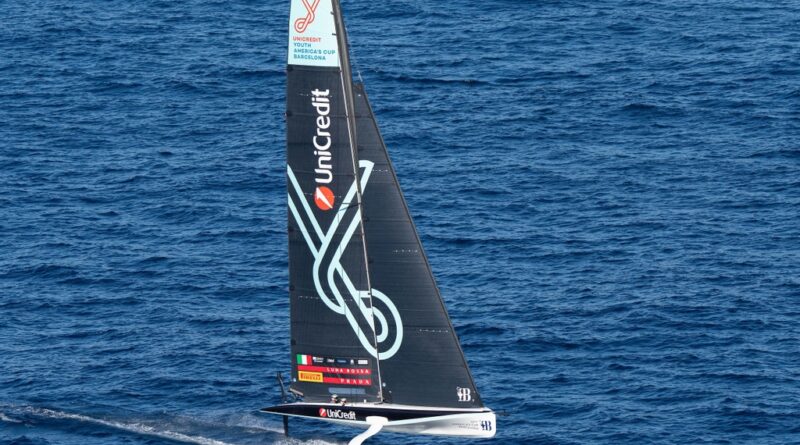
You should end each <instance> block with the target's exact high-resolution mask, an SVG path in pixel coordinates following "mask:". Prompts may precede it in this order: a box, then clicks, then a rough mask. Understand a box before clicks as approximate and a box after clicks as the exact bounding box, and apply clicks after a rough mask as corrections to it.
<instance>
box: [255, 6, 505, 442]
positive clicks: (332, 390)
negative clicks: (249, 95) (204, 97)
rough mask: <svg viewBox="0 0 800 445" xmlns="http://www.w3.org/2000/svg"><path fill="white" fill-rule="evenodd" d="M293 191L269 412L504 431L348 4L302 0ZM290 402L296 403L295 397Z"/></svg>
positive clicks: (457, 432)
mask: <svg viewBox="0 0 800 445" xmlns="http://www.w3.org/2000/svg"><path fill="white" fill-rule="evenodd" d="M289 26H290V31H289V52H288V67H287V77H288V79H287V100H286V101H287V107H286V122H287V164H288V165H287V170H286V175H287V187H288V207H289V221H288V223H289V228H288V236H289V280H290V283H289V293H290V319H291V367H292V370H291V382H290V384H289V390H288V394H287V392H286V391H283V388H284V385H283V382H281V389H282V392H283V394H284V403H282V404H281V405H278V406H273V407H270V408H264V409H262V410H261V411H263V412H265V413H271V414H278V415H281V416H284V425H287V419H288V417H292V416H294V417H304V418H312V419H319V420H324V421H329V422H335V423H339V424H344V425H351V426H357V427H361V428H367V431H366V432H364V433H362V434H361V435H359V436H357V437H355V438H354V439H353V440H352V441H351V442H350V443H351V444H352V445H358V444H360V443H361V442H362V441H364V440H365V439H366V438H368V437H370V436H373V435H375V434H377V433H378V432H380V431H381V430H387V431H394V432H405V433H412V434H430V435H446V436H465V437H480V438H487V437H493V436H494V435H495V432H496V418H495V414H494V412H493V411H492V410H490V409H489V408H487V407H485V406H484V404H483V402H482V401H481V397H480V395H479V393H478V389H477V387H476V385H475V381H474V379H473V378H472V374H471V373H470V370H469V367H468V365H467V361H466V359H465V357H464V353H463V351H462V349H461V345H460V344H459V341H458V338H457V336H456V333H455V331H454V329H453V325H452V323H451V321H450V318H449V316H448V314H447V310H446V309H445V305H444V302H443V300H442V297H441V295H440V293H439V289H438V287H437V285H436V282H435V281H434V277H433V273H432V272H431V268H430V265H429V263H428V259H427V257H426V255H425V252H424V250H423V248H422V244H421V242H420V238H419V235H418V234H417V230H416V227H415V226H414V223H413V221H412V219H411V216H410V214H409V211H408V207H407V205H406V202H405V199H404V197H403V194H402V192H401V190H400V187H399V184H398V181H397V176H396V174H395V170H394V167H393V166H392V163H391V161H390V160H389V155H388V153H387V150H386V145H385V144H384V141H383V138H382V136H381V133H380V131H379V129H378V125H377V123H376V120H375V116H374V114H373V111H372V107H371V106H370V102H369V99H368V97H367V94H366V91H365V89H364V85H363V84H362V83H358V82H354V80H353V76H352V71H351V67H350V60H349V48H348V41H347V34H346V29H345V26H344V22H343V18H342V10H341V5H340V3H339V0H291V14H290V23H289ZM289 396H291V397H293V398H294V400H290V399H289Z"/></svg>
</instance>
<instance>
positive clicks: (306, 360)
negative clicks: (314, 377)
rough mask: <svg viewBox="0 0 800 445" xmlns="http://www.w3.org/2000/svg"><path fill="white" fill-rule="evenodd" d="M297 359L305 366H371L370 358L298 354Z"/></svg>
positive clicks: (298, 362)
mask: <svg viewBox="0 0 800 445" xmlns="http://www.w3.org/2000/svg"><path fill="white" fill-rule="evenodd" d="M296 360H297V364H298V365H305V366H321V365H325V366H331V365H336V366H339V367H341V366H369V359H366V358H327V357H317V356H313V355H306V354H297V357H296Z"/></svg>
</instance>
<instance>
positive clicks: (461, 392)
mask: <svg viewBox="0 0 800 445" xmlns="http://www.w3.org/2000/svg"><path fill="white" fill-rule="evenodd" d="M456 394H458V401H459V402H471V401H472V390H471V389H469V388H456Z"/></svg>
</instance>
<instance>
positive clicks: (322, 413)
mask: <svg viewBox="0 0 800 445" xmlns="http://www.w3.org/2000/svg"><path fill="white" fill-rule="evenodd" d="M319 416H320V417H328V412H327V411H325V408H320V409H319Z"/></svg>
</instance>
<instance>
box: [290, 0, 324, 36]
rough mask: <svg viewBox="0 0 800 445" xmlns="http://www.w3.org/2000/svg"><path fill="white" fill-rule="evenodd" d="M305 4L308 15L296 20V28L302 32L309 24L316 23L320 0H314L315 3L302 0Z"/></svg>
mask: <svg viewBox="0 0 800 445" xmlns="http://www.w3.org/2000/svg"><path fill="white" fill-rule="evenodd" d="M302 2H303V6H305V7H306V16H305V17H303V18H299V19H297V20H296V21H295V22H294V30H295V31H297V32H299V33H300V34H302V33H304V32H306V30H307V29H308V27H309V26H311V24H312V23H314V19H316V18H317V7H318V6H319V2H320V0H314V3H309V2H308V0H302Z"/></svg>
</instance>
